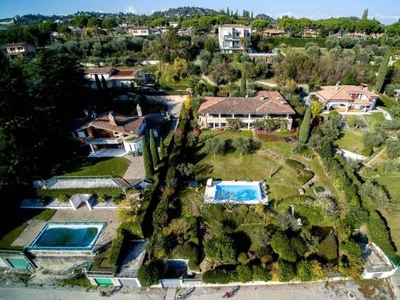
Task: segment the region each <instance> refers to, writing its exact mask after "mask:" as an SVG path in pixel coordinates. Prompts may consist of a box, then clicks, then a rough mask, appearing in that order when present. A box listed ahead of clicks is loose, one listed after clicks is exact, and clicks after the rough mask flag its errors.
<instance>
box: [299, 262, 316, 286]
mask: <svg viewBox="0 0 400 300" xmlns="http://www.w3.org/2000/svg"><path fill="white" fill-rule="evenodd" d="M297 277H298V278H299V279H300V280H301V281H311V279H312V269H311V265H310V263H309V262H308V261H307V260H302V261H300V262H299V263H298V264H297Z"/></svg>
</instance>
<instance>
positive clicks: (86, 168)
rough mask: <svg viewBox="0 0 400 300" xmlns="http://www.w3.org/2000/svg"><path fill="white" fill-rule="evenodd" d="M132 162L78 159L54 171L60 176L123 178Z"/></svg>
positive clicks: (117, 159)
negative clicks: (109, 176)
mask: <svg viewBox="0 0 400 300" xmlns="http://www.w3.org/2000/svg"><path fill="white" fill-rule="evenodd" d="M129 164H130V161H129V160H128V159H126V158H124V157H112V158H108V157H107V158H89V157H76V158H74V159H72V160H70V161H68V162H65V163H63V165H62V166H61V167H59V168H58V169H56V170H54V175H58V176H100V175H111V176H123V175H124V174H125V171H126V169H127V168H128V166H129Z"/></svg>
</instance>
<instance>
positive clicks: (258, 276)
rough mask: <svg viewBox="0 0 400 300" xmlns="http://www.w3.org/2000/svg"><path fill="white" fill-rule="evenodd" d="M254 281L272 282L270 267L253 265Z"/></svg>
mask: <svg viewBox="0 0 400 300" xmlns="http://www.w3.org/2000/svg"><path fill="white" fill-rule="evenodd" d="M252 271H253V279H254V280H260V281H270V280H271V273H270V271H271V270H270V267H269V266H268V265H265V264H261V265H253V266H252Z"/></svg>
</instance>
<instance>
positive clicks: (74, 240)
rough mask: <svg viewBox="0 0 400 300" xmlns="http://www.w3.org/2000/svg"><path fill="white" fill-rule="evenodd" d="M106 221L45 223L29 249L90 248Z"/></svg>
mask: <svg viewBox="0 0 400 300" xmlns="http://www.w3.org/2000/svg"><path fill="white" fill-rule="evenodd" d="M105 225H106V223H104V222H93V223H81V222H79V223H77V222H68V223H52V222H50V223H47V225H46V226H45V227H44V228H43V230H42V231H41V232H40V233H39V234H38V236H37V237H36V239H35V240H34V241H33V243H32V244H31V246H30V247H29V248H30V249H31V250H58V251H59V250H91V249H92V248H93V247H94V245H95V243H96V241H97V239H98V238H99V236H100V234H101V233H102V231H103V229H104V227H105Z"/></svg>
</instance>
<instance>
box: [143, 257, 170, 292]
mask: <svg viewBox="0 0 400 300" xmlns="http://www.w3.org/2000/svg"><path fill="white" fill-rule="evenodd" d="M164 271H165V269H164V263H163V261H162V260H151V261H148V262H147V263H145V264H142V265H141V266H140V268H139V271H138V279H139V281H140V284H141V285H142V286H143V287H149V286H151V285H153V284H157V283H158V281H159V279H160V278H161V276H162V274H163V273H164Z"/></svg>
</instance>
